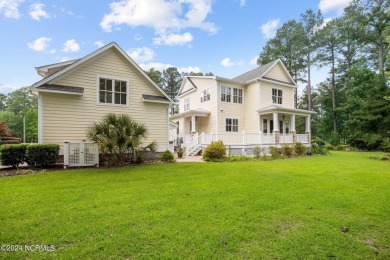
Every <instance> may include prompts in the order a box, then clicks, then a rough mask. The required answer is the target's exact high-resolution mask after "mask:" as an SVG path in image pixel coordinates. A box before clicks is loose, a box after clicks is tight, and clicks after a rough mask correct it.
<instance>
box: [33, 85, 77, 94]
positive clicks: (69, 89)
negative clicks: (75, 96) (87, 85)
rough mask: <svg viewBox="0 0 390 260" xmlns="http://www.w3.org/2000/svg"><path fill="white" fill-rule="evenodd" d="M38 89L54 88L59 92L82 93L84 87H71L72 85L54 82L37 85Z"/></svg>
mask: <svg viewBox="0 0 390 260" xmlns="http://www.w3.org/2000/svg"><path fill="white" fill-rule="evenodd" d="M38 89H47V90H54V91H60V92H70V93H80V94H82V93H84V88H82V87H72V86H64V85H56V84H44V85H42V86H39V87H38Z"/></svg>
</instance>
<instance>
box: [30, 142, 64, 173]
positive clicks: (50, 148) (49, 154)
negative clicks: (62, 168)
mask: <svg viewBox="0 0 390 260" xmlns="http://www.w3.org/2000/svg"><path fill="white" fill-rule="evenodd" d="M59 151H60V146H59V145H58V144H32V145H29V146H28V147H27V149H26V162H27V164H28V165H29V166H32V167H36V166H40V167H47V166H49V165H52V164H55V163H56V161H57V159H58V155H59Z"/></svg>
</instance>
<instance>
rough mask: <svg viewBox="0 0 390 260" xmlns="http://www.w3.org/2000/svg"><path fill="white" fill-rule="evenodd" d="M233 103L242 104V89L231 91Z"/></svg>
mask: <svg viewBox="0 0 390 260" xmlns="http://www.w3.org/2000/svg"><path fill="white" fill-rule="evenodd" d="M233 103H238V104H242V89H240V88H234V89H233Z"/></svg>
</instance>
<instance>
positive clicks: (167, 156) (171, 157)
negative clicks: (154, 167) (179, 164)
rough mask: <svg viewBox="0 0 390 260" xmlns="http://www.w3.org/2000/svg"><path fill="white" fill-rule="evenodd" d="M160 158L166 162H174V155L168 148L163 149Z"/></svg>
mask: <svg viewBox="0 0 390 260" xmlns="http://www.w3.org/2000/svg"><path fill="white" fill-rule="evenodd" d="M160 160H161V161H163V162H166V163H173V162H175V156H174V155H173V153H172V152H171V151H169V150H165V151H164V152H163V153H162V154H161V157H160Z"/></svg>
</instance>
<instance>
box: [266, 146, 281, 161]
mask: <svg viewBox="0 0 390 260" xmlns="http://www.w3.org/2000/svg"><path fill="white" fill-rule="evenodd" d="M269 153H270V154H271V158H272V159H278V158H281V157H282V149H280V148H278V147H276V146H270V147H269Z"/></svg>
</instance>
